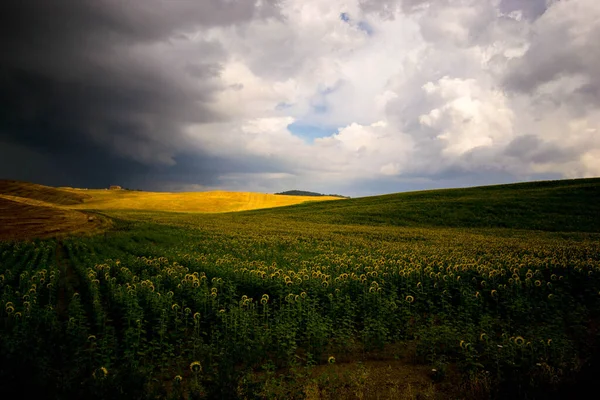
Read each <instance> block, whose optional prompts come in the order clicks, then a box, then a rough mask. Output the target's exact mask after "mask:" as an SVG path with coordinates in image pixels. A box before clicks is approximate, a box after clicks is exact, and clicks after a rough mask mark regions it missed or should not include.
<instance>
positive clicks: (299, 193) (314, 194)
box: [275, 190, 350, 199]
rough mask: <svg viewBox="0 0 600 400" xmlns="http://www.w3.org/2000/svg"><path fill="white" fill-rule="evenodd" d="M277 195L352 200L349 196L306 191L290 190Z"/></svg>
mask: <svg viewBox="0 0 600 400" xmlns="http://www.w3.org/2000/svg"><path fill="white" fill-rule="evenodd" d="M275 194H278V195H283V196H312V197H317V196H328V197H340V198H342V199H349V198H350V197H348V196H342V195H340V194H322V193H317V192H309V191H306V190H288V191H286V192H280V193H275Z"/></svg>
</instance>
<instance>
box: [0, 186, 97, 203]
mask: <svg viewBox="0 0 600 400" xmlns="http://www.w3.org/2000/svg"><path fill="white" fill-rule="evenodd" d="M0 195H7V196H12V197H21V198H26V199H32V200H38V201H43V202H45V203H51V204H56V205H75V204H81V203H83V202H84V201H85V200H86V199H89V198H90V196H88V195H86V194H84V193H77V192H73V191H69V190H64V189H57V188H53V187H50V186H44V185H38V184H35V183H29V182H20V181H13V180H0Z"/></svg>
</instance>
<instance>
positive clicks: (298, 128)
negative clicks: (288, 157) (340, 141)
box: [287, 121, 337, 143]
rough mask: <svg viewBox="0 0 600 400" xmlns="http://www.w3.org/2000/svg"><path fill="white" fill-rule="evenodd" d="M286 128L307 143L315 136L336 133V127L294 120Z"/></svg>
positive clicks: (321, 136)
mask: <svg viewBox="0 0 600 400" xmlns="http://www.w3.org/2000/svg"><path fill="white" fill-rule="evenodd" d="M287 129H288V131H290V132H291V133H292V134H293V135H294V136H298V137H299V138H302V139H304V140H305V141H306V142H308V143H311V142H312V141H313V140H315V139H317V138H323V137H328V136H331V135H333V134H335V133H337V128H331V127H320V126H314V125H309V124H305V123H303V122H301V121H296V122H293V123H291V124H289V125H288V126H287Z"/></svg>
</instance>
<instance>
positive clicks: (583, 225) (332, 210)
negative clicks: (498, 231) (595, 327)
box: [243, 178, 600, 232]
mask: <svg viewBox="0 0 600 400" xmlns="http://www.w3.org/2000/svg"><path fill="white" fill-rule="evenodd" d="M243 215H245V216H255V217H259V216H264V217H266V216H269V217H279V218H285V219H295V220H302V221H312V222H322V223H333V224H359V225H393V226H412V227H416V226H430V227H465V228H498V227H503V228H515V229H532V230H545V231H563V232H568V231H577V232H600V178H593V179H576V180H561V181H543V182H531V183H519V184H511V185H496V186H482V187H474V188H468V189H446V190H431V191H419V192H408V193H398V194H390V195H384V196H373V197H363V198H357V199H350V200H340V201H336V202H327V203H315V204H302V205H296V206H291V207H285V208H280V209H274V210H268V211H267V210H260V211H252V212H248V213H243Z"/></svg>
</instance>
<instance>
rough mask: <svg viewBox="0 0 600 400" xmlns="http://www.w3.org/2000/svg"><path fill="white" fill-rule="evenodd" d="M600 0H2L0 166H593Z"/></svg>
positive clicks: (277, 186)
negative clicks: (124, 0)
mask: <svg viewBox="0 0 600 400" xmlns="http://www.w3.org/2000/svg"><path fill="white" fill-rule="evenodd" d="M598 38H600V2H599V1H597V0H562V1H560V0H429V1H427V0H327V1H323V0H202V1H197V0H130V1H126V2H123V1H121V0H53V1H39V0H4V1H2V4H1V5H0V49H2V51H0V179H18V180H26V181H31V182H36V183H42V184H47V185H53V186H72V187H88V188H98V187H107V186H108V185H121V186H124V187H128V188H132V189H143V190H159V191H206V190H233V191H254V192H266V193H273V192H279V191H284V190H292V189H298V190H311V191H316V192H321V193H338V194H343V195H349V196H353V197H357V196H367V195H375V194H383V193H394V192H402V191H408V190H419V189H432V188H443V187H465V186H476V185H486V184H496V183H509V182H520V181H530V180H545V179H563V178H579V177H596V176H600V73H598V71H599V69H598V68H599V67H598V66H599V65H600V40H598Z"/></svg>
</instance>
